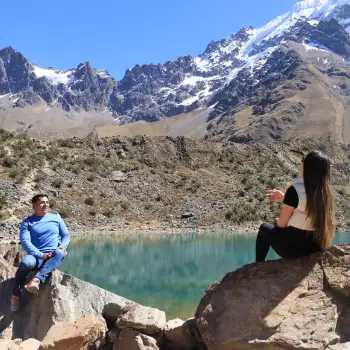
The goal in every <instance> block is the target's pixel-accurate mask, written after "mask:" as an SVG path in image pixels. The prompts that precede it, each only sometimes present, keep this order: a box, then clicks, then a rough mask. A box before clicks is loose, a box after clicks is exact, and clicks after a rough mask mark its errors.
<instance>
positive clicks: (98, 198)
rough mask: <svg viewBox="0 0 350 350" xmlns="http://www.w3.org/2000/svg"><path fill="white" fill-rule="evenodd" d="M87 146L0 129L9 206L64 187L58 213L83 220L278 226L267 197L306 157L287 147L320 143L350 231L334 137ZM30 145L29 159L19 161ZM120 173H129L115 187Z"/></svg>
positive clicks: (1, 175) (349, 199) (343, 156)
mask: <svg viewBox="0 0 350 350" xmlns="http://www.w3.org/2000/svg"><path fill="white" fill-rule="evenodd" d="M4 135H5V136H4ZM91 142H93V141H91V140H87V139H70V140H62V141H53V142H45V143H44V142H42V143H41V142H39V141H36V142H34V141H28V139H26V138H25V137H22V136H17V135H13V134H6V133H5V134H2V132H1V130H0V183H2V185H3V188H6V196H7V197H8V198H7V199H6V200H7V201H8V200H9V198H11V196H12V194H11V193H12V192H11V191H13V193H15V194H16V196H17V198H21V196H23V193H25V191H28V189H31V190H33V191H40V192H47V193H49V194H50V193H51V191H52V190H53V189H57V190H58V189H60V190H59V193H57V194H58V195H57V197H55V201H56V205H55V207H56V208H57V209H56V210H57V211H58V213H60V215H61V216H62V217H65V218H67V219H69V220H75V221H78V222H81V223H85V222H87V221H89V220H91V217H92V216H95V215H97V214H101V215H98V216H97V218H98V220H103V217H105V218H113V217H116V218H118V219H119V218H121V219H126V220H129V221H139V222H142V221H145V222H146V221H150V220H158V221H159V222H162V221H165V220H167V219H166V218H169V217H173V218H180V217H181V215H182V214H183V213H184V212H191V213H192V214H193V216H194V217H196V219H197V222H199V223H200V224H203V225H210V224H216V223H224V222H225V224H227V225H229V224H235V225H236V224H238V225H245V224H247V223H250V222H251V221H252V222H255V223H260V222H262V221H272V220H273V219H274V217H275V216H277V214H278V210H279V206H278V205H275V204H274V205H270V204H269V203H268V202H267V200H266V198H265V191H266V189H268V188H281V189H285V186H286V185H287V183H288V182H289V181H291V180H292V178H293V175H294V174H295V173H296V172H297V171H298V167H299V160H300V159H299V156H298V155H295V153H293V152H292V151H291V150H295V149H301V150H304V151H305V150H311V149H317V148H320V147H319V146H320V145H321V146H322V147H324V148H325V152H326V153H328V154H329V155H330V156H331V157H332V156H333V157H334V163H335V164H334V167H333V168H332V172H333V179H334V182H335V184H336V193H337V208H338V209H337V213H338V220H339V222H340V223H341V225H343V226H339V227H344V228H347V227H349V226H350V187H349V185H348V178H349V176H350V171H349V169H348V167H347V163H348V160H349V158H350V149H348V148H346V147H343V146H342V145H338V144H333V143H331V142H330V141H329V140H301V141H296V142H290V143H289V144H285V143H282V142H274V143H272V144H269V145H263V144H248V145H235V144H230V143H227V144H220V143H210V142H205V141H203V140H194V139H186V138H184V139H182V138H178V139H171V138H143V139H141V138H113V139H103V140H99V141H97V142H98V143H99V144H98V147H96V145H91ZM92 146H93V147H92ZM27 149H30V156H28V155H27V156H24V157H19V155H23V154H25V153H26V150H27ZM92 150H93V151H92ZM120 154H122V155H123V156H119V155H120ZM276 154H279V160H278V161H276ZM114 170H121V171H124V172H125V173H127V175H128V176H126V177H125V179H122V180H121V181H113V179H112V178H111V172H112V171H114ZM33 174H34V176H33ZM14 183H17V185H14V187H13V188H12V186H13V184H14ZM15 191H17V192H15ZM4 193H5V192H4ZM6 200H5V202H3V199H2V198H1V196H0V211H1V212H5V211H6V209H7V204H6ZM21 205H22V204H21ZM51 205H52V206H54V205H53V202H52V200H51ZM30 209H31V208H30V207H28V206H24V205H22V206H20V208H19V209H18V210H17V211H16V213H18V215H21V216H22V215H23V216H24V215H25V214H26V213H29V212H30ZM97 218H96V219H97Z"/></svg>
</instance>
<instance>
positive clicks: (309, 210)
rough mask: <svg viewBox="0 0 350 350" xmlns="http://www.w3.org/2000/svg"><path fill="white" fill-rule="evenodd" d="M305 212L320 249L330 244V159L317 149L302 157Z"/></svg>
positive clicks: (333, 217) (333, 219) (331, 197)
mask: <svg viewBox="0 0 350 350" xmlns="http://www.w3.org/2000/svg"><path fill="white" fill-rule="evenodd" d="M304 184H305V191H306V214H307V216H308V218H309V219H310V220H311V223H312V225H313V227H314V229H315V233H316V241H317V243H318V246H319V247H320V248H321V249H326V248H328V247H329V246H330V242H331V238H332V236H333V235H334V232H335V224H334V223H335V216H334V207H335V205H334V194H333V190H332V186H331V174H330V160H329V158H328V157H327V156H326V155H324V154H323V153H321V152H319V151H312V152H310V153H309V154H308V155H307V156H306V157H305V159H304Z"/></svg>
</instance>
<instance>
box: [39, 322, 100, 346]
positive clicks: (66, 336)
mask: <svg viewBox="0 0 350 350" xmlns="http://www.w3.org/2000/svg"><path fill="white" fill-rule="evenodd" d="M106 330H107V328H106V324H105V323H104V322H101V321H100V320H98V319H97V318H95V317H86V318H83V319H79V320H76V321H74V322H73V323H70V324H63V323H61V324H56V325H54V326H52V327H51V328H50V329H49V331H48V332H47V334H46V336H45V338H44V339H43V341H42V345H41V347H40V350H51V349H52V350H87V349H88V348H89V346H91V347H92V346H93V345H94V344H95V343H96V342H101V341H103V339H104V335H105V332H106Z"/></svg>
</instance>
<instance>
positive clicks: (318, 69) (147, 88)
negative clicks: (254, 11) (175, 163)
mask: <svg viewBox="0 0 350 350" xmlns="http://www.w3.org/2000/svg"><path fill="white" fill-rule="evenodd" d="M349 33H350V0H305V1H302V2H300V3H297V4H295V5H294V7H293V8H292V9H291V11H289V12H287V13H286V14H283V15H282V16H279V17H277V18H276V19H274V20H273V21H271V22H269V23H268V24H266V25H265V26H263V27H262V28H259V29H254V28H252V27H249V28H243V29H241V30H240V31H238V32H237V33H233V34H232V35H231V36H229V37H227V38H224V39H222V40H218V41H212V42H211V43H210V44H209V45H208V46H207V48H206V50H205V51H204V52H203V53H202V54H200V55H199V56H198V57H191V56H183V57H179V58H178V59H177V60H175V61H174V62H166V63H165V64H158V65H155V64H150V65H142V66H141V65H137V66H135V67H134V68H132V69H128V70H127V71H126V73H125V76H124V77H123V79H122V80H121V81H115V80H114V79H113V78H111V77H110V75H109V74H108V72H107V71H104V70H97V69H94V68H92V67H91V65H90V64H89V63H88V62H86V63H82V64H79V65H78V67H77V68H76V69H69V70H67V71H64V72H62V71H54V70H53V69H51V68H49V69H42V68H40V67H37V66H35V65H33V64H32V63H30V62H29V61H28V60H27V59H26V58H25V57H24V56H23V55H22V54H21V53H19V52H17V51H15V50H13V49H12V48H6V49H3V50H1V51H0V124H1V125H2V126H4V127H7V128H10V129H11V130H17V131H27V132H28V133H31V134H32V135H40V133H44V135H45V137H55V136H57V135H56V133H55V132H53V131H51V133H50V130H49V129H50V128H49V127H50V124H51V123H52V122H55V123H56V124H58V128H59V130H60V132H59V133H60V135H59V136H64V133H65V131H66V130H68V135H69V136H70V135H72V134H74V133H75V132H77V130H78V129H79V123H80V121H81V120H86V122H83V125H82V128H81V131H80V134H79V136H80V135H84V134H86V133H88V132H90V131H92V130H93V129H94V128H95V127H96V126H97V127H98V126H104V125H106V124H107V125H112V124H115V123H117V124H126V123H130V122H135V121H147V122H151V121H152V122H153V121H160V120H163V119H166V118H169V117H172V116H179V115H180V114H183V115H186V116H188V115H190V114H189V113H191V112H194V115H196V116H198V115H200V117H198V118H196V123H195V128H196V129H200V130H201V131H200V133H197V135H201V136H202V135H203V134H204V132H203V130H205V128H206V127H208V130H207V131H206V132H205V137H206V138H207V139H219V140H227V139H229V140H233V141H239V142H240V141H249V140H252V139H255V140H267V139H278V138H294V137H299V136H314V135H315V136H331V137H332V138H335V139H336V140H339V141H343V142H346V143H348V142H350V138H349V137H350V136H349V134H350V132H349V130H348V128H349V124H350V117H349V107H348V106H349V94H350V93H349V90H350V81H349V74H350V69H349V65H350V63H349V62H350V61H349V58H350V34H349ZM1 95H2V97H1ZM317 101H318V102H317ZM13 107H14V108H13ZM208 114H209V115H210V116H209V118H208V120H205V116H206V115H208ZM82 115H83V117H82ZM26 118H27V119H26ZM40 118H46V124H45V123H44V124H43V125H42V124H41V123H40ZM85 118H86V119H85ZM180 119H181V118H180ZM180 119H179V118H177V120H180ZM187 119H188V118H187V117H185V118H183V125H182V126H181V125H179V123H178V122H176V125H177V131H176V132H175V131H174V134H176V135H178V133H180V132H183V135H191V134H193V132H192V131H193V130H187V129H186V125H188V127H189V128H191V127H193V126H191V124H188V121H187ZM198 121H201V122H202V125H198ZM180 124H181V123H180ZM155 125H156V124H151V126H150V128H152V127H153V126H155ZM155 127H158V126H155ZM42 129H44V131H43V130H42ZM133 129H134V130H140V128H139V127H135V128H133ZM118 130H120V128H119V127H117V128H115V132H116V133H117V132H118ZM137 132H141V133H142V130H141V131H137ZM108 133H109V135H110V134H113V127H112V126H111V127H110V128H109V132H108ZM164 134H168V133H167V132H166V131H164Z"/></svg>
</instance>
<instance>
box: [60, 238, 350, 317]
mask: <svg viewBox="0 0 350 350" xmlns="http://www.w3.org/2000/svg"><path fill="white" fill-rule="evenodd" d="M255 238H256V235H255V234H254V235H253V234H251V235H250V234H248V235H247V234H245V235H236V236H233V235H225V234H211V235H196V234H187V235H182V236H180V235H176V236H165V237H149V236H145V237H137V238H118V237H99V238H98V239H88V240H78V241H73V242H72V243H71V244H70V247H69V256H68V257H67V258H66V259H65V261H64V262H63V264H62V266H61V268H60V269H61V270H62V271H64V272H67V273H69V274H71V275H73V276H76V277H79V278H81V279H82V280H84V281H88V282H90V283H93V284H95V285H97V286H99V287H102V288H104V289H107V290H109V291H111V292H113V293H116V294H118V295H121V296H123V297H125V298H128V299H131V300H134V301H136V302H138V303H140V304H142V305H147V306H152V307H156V308H159V309H161V310H163V311H165V312H166V314H167V319H171V318H175V317H180V318H187V317H191V316H193V314H194V312H195V309H196V306H197V305H198V303H199V301H200V299H201V297H202V295H203V293H204V291H205V289H206V288H207V287H208V286H209V285H210V284H211V283H213V282H215V281H217V280H220V279H221V278H222V277H223V276H224V275H225V274H226V273H228V272H230V271H234V270H236V269H237V268H239V267H242V266H243V265H245V264H248V263H252V262H254V259H255ZM347 242H350V233H338V234H337V235H336V236H335V237H334V239H333V242H332V243H333V244H340V243H347ZM268 258H269V259H278V256H277V255H276V254H275V253H273V252H270V253H269V256H268Z"/></svg>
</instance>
